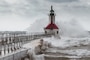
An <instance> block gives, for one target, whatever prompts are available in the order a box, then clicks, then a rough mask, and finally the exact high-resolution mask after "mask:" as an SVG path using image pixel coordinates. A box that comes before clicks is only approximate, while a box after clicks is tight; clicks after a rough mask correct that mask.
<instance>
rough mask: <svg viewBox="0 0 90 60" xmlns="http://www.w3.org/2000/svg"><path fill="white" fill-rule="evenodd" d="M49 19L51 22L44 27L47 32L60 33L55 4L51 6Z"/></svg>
mask: <svg viewBox="0 0 90 60" xmlns="http://www.w3.org/2000/svg"><path fill="white" fill-rule="evenodd" d="M49 20H50V22H49V24H48V25H47V26H46V27H45V28H44V31H45V34H54V35H59V28H58V26H57V25H56V24H55V13H54V10H53V6H51V10H50V14H49Z"/></svg>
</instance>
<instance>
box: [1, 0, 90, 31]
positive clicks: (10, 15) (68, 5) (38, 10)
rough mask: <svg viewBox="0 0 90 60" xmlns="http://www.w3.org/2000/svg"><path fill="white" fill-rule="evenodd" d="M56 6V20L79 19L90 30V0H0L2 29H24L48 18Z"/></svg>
mask: <svg viewBox="0 0 90 60" xmlns="http://www.w3.org/2000/svg"><path fill="white" fill-rule="evenodd" d="M51 5H53V6H54V10H55V13H56V20H64V21H68V20H71V19H72V20H73V19H75V20H77V21H78V22H79V23H80V24H81V25H82V26H83V27H84V28H85V29H86V30H90V27H89V26H90V0H0V31H23V30H25V29H27V28H28V27H29V26H30V25H31V24H33V22H34V21H36V20H39V19H43V18H46V19H48V13H49V10H50V6H51Z"/></svg>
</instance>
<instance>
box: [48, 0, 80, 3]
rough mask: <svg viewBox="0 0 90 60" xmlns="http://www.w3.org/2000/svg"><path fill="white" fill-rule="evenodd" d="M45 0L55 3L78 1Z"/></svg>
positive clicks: (73, 0) (75, 0)
mask: <svg viewBox="0 0 90 60" xmlns="http://www.w3.org/2000/svg"><path fill="white" fill-rule="evenodd" d="M47 1H50V2H55V3H69V2H78V1H79V0H47Z"/></svg>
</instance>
